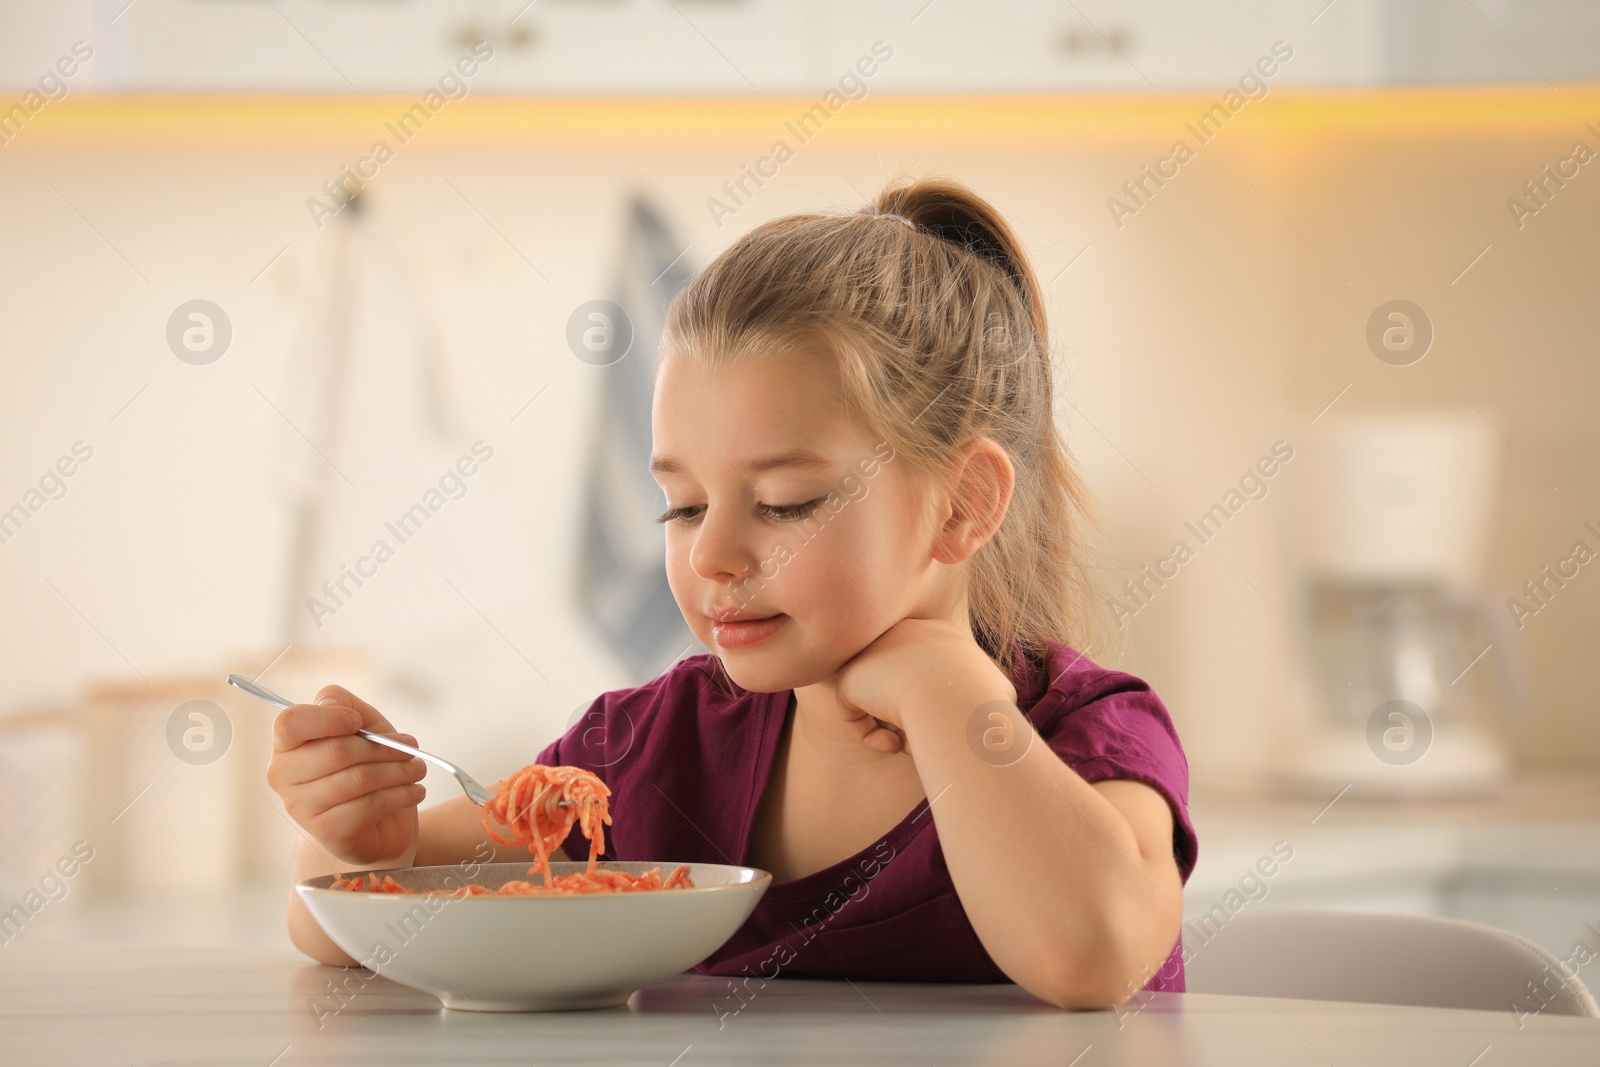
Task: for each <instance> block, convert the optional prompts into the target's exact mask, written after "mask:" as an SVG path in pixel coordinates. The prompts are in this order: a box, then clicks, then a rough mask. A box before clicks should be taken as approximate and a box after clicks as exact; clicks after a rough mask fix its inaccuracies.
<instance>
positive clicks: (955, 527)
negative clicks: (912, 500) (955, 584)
mask: <svg viewBox="0 0 1600 1067" xmlns="http://www.w3.org/2000/svg"><path fill="white" fill-rule="evenodd" d="M953 470H954V474H955V476H954V478H953V480H952V482H951V483H950V485H951V488H950V493H949V496H948V497H946V499H945V500H944V502H943V505H942V513H943V514H944V516H945V518H944V521H943V523H942V524H941V525H940V527H939V530H938V532H937V533H936V534H935V536H934V543H933V558H934V559H937V560H938V561H939V562H940V563H960V562H962V561H963V560H965V559H967V558H968V557H969V556H971V555H972V554H973V553H974V552H976V551H978V549H980V548H982V547H983V545H984V543H985V542H986V541H988V540H989V538H991V537H993V536H994V532H995V531H996V530H998V529H999V528H1000V522H1001V520H1003V519H1004V518H1005V517H1006V509H1007V508H1008V507H1010V505H1011V493H1012V490H1013V489H1015V488H1016V484H1017V474H1016V470H1015V468H1013V467H1012V466H1011V457H1010V456H1008V455H1006V450H1005V449H1003V448H1001V447H1000V445H999V444H998V443H997V442H995V441H994V440H993V439H992V438H989V437H975V438H973V439H972V441H970V442H969V443H968V444H967V446H966V447H965V448H964V449H962V451H961V454H960V455H959V456H958V457H957V459H956V462H955V465H954V467H953Z"/></svg>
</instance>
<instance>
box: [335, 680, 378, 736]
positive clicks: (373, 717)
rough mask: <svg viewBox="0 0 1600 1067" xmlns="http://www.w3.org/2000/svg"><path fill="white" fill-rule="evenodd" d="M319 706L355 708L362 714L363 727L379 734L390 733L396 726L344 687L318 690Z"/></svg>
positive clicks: (336, 686)
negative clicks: (341, 705) (338, 705)
mask: <svg viewBox="0 0 1600 1067" xmlns="http://www.w3.org/2000/svg"><path fill="white" fill-rule="evenodd" d="M316 702H317V703H318V704H322V705H326V704H343V705H344V706H345V707H347V708H355V709H356V710H357V711H359V712H360V713H361V725H362V726H365V727H366V728H367V729H369V730H372V731H375V732H377V733H388V732H389V731H390V730H393V729H394V726H393V725H392V724H391V723H390V722H389V720H388V719H386V718H384V717H383V713H382V712H380V711H379V710H378V709H377V708H375V707H373V706H372V705H371V704H368V703H367V702H366V701H365V700H362V699H361V698H360V697H358V696H356V695H355V694H354V693H352V692H350V690H348V689H346V688H345V687H344V686H342V685H325V686H323V687H322V688H321V689H319V690H317V700H316Z"/></svg>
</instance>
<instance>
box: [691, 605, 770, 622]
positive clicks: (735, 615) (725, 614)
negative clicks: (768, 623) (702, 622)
mask: <svg viewBox="0 0 1600 1067" xmlns="http://www.w3.org/2000/svg"><path fill="white" fill-rule="evenodd" d="M776 614H779V613H777V612H773V613H770V614H767V615H763V614H761V613H760V612H758V611H743V610H741V609H739V608H711V609H709V610H708V611H707V612H706V617H707V618H709V619H711V621H713V622H750V621H751V620H753V619H770V618H772V617H773V615H776Z"/></svg>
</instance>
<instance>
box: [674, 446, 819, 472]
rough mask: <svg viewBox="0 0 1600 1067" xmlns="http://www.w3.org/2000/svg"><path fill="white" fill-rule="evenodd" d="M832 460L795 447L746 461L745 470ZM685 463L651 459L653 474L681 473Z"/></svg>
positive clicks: (804, 464)
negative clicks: (773, 454)
mask: <svg viewBox="0 0 1600 1067" xmlns="http://www.w3.org/2000/svg"><path fill="white" fill-rule="evenodd" d="M832 465H833V464H832V461H830V460H828V459H827V458H825V457H823V456H820V455H818V454H817V453H815V452H812V451H809V450H807V449H804V448H793V449H790V450H789V451H787V452H779V453H778V454H777V455H775V456H766V457H764V458H762V459H753V460H751V461H750V462H749V463H746V464H745V465H744V467H743V468H742V469H743V470H745V471H747V472H749V473H751V474H762V473H765V472H766V471H770V470H779V469H781V468H783V467H807V468H815V467H831V466H832ZM682 472H683V464H681V463H679V462H678V461H677V460H675V459H671V458H669V457H667V456H652V457H651V459H650V473H651V474H681V473H682Z"/></svg>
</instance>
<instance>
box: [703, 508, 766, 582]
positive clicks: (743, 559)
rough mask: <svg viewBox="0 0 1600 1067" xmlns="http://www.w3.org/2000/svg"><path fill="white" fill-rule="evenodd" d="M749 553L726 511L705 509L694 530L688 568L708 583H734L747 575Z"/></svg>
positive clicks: (739, 531) (740, 532)
mask: <svg viewBox="0 0 1600 1067" xmlns="http://www.w3.org/2000/svg"><path fill="white" fill-rule="evenodd" d="M751 566H752V564H751V557H750V550H749V546H748V544H747V538H746V536H745V532H744V531H742V530H741V529H740V527H739V522H738V520H737V518H736V517H734V516H731V515H729V514H728V509H727V508H715V507H707V508H706V510H705V511H704V512H703V513H702V515H701V518H700V522H699V523H698V524H697V525H696V526H695V528H694V544H693V545H692V546H690V548H689V567H690V569H692V570H693V571H694V572H695V574H697V575H699V576H700V577H702V578H704V579H706V580H707V581H711V582H736V581H739V580H741V579H743V578H744V577H745V576H747V575H748V574H749V573H750V568H751Z"/></svg>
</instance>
